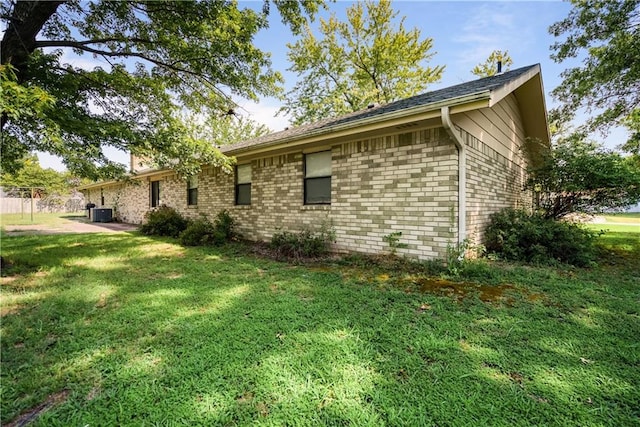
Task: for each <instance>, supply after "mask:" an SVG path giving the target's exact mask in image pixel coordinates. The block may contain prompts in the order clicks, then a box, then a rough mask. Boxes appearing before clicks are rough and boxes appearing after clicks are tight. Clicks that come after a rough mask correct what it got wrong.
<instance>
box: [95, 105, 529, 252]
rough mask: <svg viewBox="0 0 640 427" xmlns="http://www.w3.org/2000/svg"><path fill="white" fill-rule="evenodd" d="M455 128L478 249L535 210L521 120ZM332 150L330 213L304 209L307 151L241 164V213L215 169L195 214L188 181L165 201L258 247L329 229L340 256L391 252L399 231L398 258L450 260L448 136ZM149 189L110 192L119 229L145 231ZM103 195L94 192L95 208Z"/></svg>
mask: <svg viewBox="0 0 640 427" xmlns="http://www.w3.org/2000/svg"><path fill="white" fill-rule="evenodd" d="M503 116H504V117H503ZM498 122H499V123H498ZM454 123H455V124H456V125H459V126H460V128H461V134H462V135H463V139H464V141H465V143H466V146H467V184H466V186H467V230H468V235H470V236H472V237H474V238H475V239H476V241H480V239H481V237H482V231H483V229H484V227H485V226H486V224H487V221H488V219H489V215H490V214H491V213H493V212H496V211H498V210H500V209H501V208H503V207H507V206H523V205H526V204H527V203H528V202H527V197H528V196H527V195H524V194H523V193H522V191H521V189H522V185H523V182H524V177H525V161H524V159H523V154H522V153H521V151H520V150H519V147H520V146H521V144H522V143H523V140H524V132H523V131H522V125H521V118H520V115H519V110H518V107H517V104H516V101H515V98H513V97H512V96H511V97H508V98H507V99H506V100H505V101H503V102H501V103H499V104H498V105H497V106H496V107H494V108H493V109H483V110H477V111H475V112H470V113H463V114H459V115H458V116H457V117H454ZM325 149H330V150H331V152H332V182H331V205H311V206H305V205H304V202H303V199H304V194H303V192H304V186H303V182H304V177H303V173H304V165H303V162H304V153H303V151H301V150H300V149H298V150H297V151H292V152H289V153H284V154H281V155H276V156H267V157H264V158H259V159H251V160H244V159H243V158H242V156H239V157H238V163H239V164H243V163H247V162H249V161H250V163H251V169H252V182H251V205H250V206H235V204H234V199H235V187H234V182H235V179H234V174H232V173H231V174H229V173H225V172H223V171H221V170H220V169H216V168H212V167H205V168H204V170H203V171H202V172H201V174H200V175H199V178H198V182H199V185H198V205H197V206H187V184H186V182H185V181H184V180H181V179H179V178H178V177H177V176H176V175H175V174H170V173H169V174H166V175H165V176H162V177H161V178H160V199H161V202H162V203H163V204H166V205H168V206H172V207H174V208H176V209H177V210H178V211H180V212H181V213H183V214H185V215H186V216H189V217H191V218H196V217H198V216H199V215H200V214H206V215H207V216H208V217H209V218H210V219H213V218H214V217H215V215H216V214H217V213H218V212H219V211H221V210H223V209H227V210H228V211H229V212H230V214H231V215H232V217H234V218H235V219H236V220H237V223H238V227H239V231H240V232H241V233H242V234H243V235H244V236H245V237H246V238H248V239H251V240H264V241H267V240H269V239H270V238H271V236H272V235H273V234H274V233H275V232H277V231H278V230H287V231H294V232H295V231H300V230H302V229H303V228H305V227H309V228H311V229H318V228H319V227H320V225H321V224H322V223H330V224H331V225H332V227H333V228H334V230H335V232H336V244H335V247H334V249H336V250H346V251H355V252H363V253H380V252H383V251H386V250H388V249H389V248H388V245H387V244H386V243H385V242H384V241H383V237H384V236H386V235H388V234H390V233H392V232H397V231H399V232H402V237H401V239H400V241H401V242H402V243H406V244H407V245H408V247H407V248H406V249H400V250H399V251H398V252H399V253H400V254H404V255H407V256H410V257H416V258H420V259H430V258H443V257H444V256H445V254H446V249H447V246H448V245H449V244H452V243H454V242H456V241H457V228H456V225H457V211H458V209H457V200H458V194H457V186H458V153H457V150H456V148H455V145H454V144H453V141H451V139H450V138H449V136H448V135H447V133H446V132H445V131H444V129H442V128H432V129H421V130H414V131H412V132H410V133H409V135H408V134H407V132H406V131H405V132H401V131H397V133H395V134H390V135H380V136H378V137H372V138H367V139H354V140H351V141H346V142H339V143H334V144H330V145H328V146H326V148H325ZM156 179H158V178H151V180H156ZM149 189H150V183H149V179H147V178H144V179H140V180H139V181H138V183H137V184H136V185H133V184H122V185H113V186H110V187H105V188H104V189H103V192H104V194H105V206H106V207H114V206H115V207H117V215H118V217H119V219H120V220H122V221H126V222H131V223H141V222H142V221H143V219H144V214H145V212H147V211H148V210H149V209H150V194H149V192H150V191H149ZM99 192H100V190H99V189H92V190H90V191H89V194H88V195H89V198H90V199H91V201H93V202H94V203H96V204H98V202H99ZM118 194H119V196H118Z"/></svg>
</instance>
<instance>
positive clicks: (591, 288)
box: [0, 233, 640, 426]
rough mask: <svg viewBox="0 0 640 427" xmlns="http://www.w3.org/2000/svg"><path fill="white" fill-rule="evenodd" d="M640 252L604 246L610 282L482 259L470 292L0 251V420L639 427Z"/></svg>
mask: <svg viewBox="0 0 640 427" xmlns="http://www.w3.org/2000/svg"><path fill="white" fill-rule="evenodd" d="M636 237H637V236H636V235H631V234H627V233H609V234H607V235H605V236H604V237H603V240H602V253H603V260H602V262H601V263H600V266H599V267H597V268H592V269H574V268H538V267H529V266H521V265H513V264H495V263H487V262H482V261H481V262H474V263H471V264H468V265H467V266H466V267H465V269H464V271H463V273H462V277H459V278H456V279H455V282H449V281H447V280H446V279H447V278H443V277H440V278H435V279H434V278H433V277H429V276H428V275H426V274H425V273H424V272H421V271H420V270H414V271H412V272H409V271H408V270H402V269H398V268H394V267H393V265H386V266H385V265H378V264H373V263H371V261H370V260H367V259H360V258H357V257H356V258H353V259H351V260H349V261H348V262H340V261H335V262H333V263H326V264H318V265H313V266H300V265H289V264H286V263H277V262H273V261H269V260H265V259H261V258H258V257H256V256H254V255H252V254H251V253H249V251H247V250H246V248H244V247H243V246H228V247H223V248H185V247H181V246H179V245H177V244H176V243H175V241H174V240H170V239H155V238H148V237H143V236H140V235H137V234H135V233H132V234H102V235H100V234H98V235H96V234H94V235H77V234H76V235H47V236H19V237H3V239H2V255H3V257H5V258H6V259H7V260H9V261H10V262H12V263H13V266H12V267H10V268H9V269H5V271H4V274H7V273H8V274H9V275H8V276H6V277H3V278H2V280H3V282H2V295H1V297H2V304H1V307H2V325H1V327H2V342H1V345H2V353H1V357H2V372H1V375H2V378H1V379H2V381H1V390H0V393H1V395H0V396H1V405H2V406H1V409H2V410H1V423H2V424H3V425H5V424H6V423H8V422H10V421H11V420H14V419H15V418H16V417H18V416H19V415H20V414H21V413H22V414H25V413H27V411H29V410H30V409H33V408H38V407H40V408H42V407H43V406H42V405H43V402H44V403H45V404H46V405H48V406H47V407H48V410H46V411H42V412H39V413H38V416H37V417H36V416H34V421H33V425H36V426H67V425H142V424H145V425H265V426H268V425H272V426H273V425H301V426H304V425H367V426H369V425H451V426H458V425H491V426H501V425H504V426H512V425H519V426H527V425H581V426H622V425H637V424H638V422H639V420H640V418H639V417H640V405H639V404H638V403H639V402H640V390H639V389H638V384H640V369H639V367H640V344H638V337H639V336H640V310H639V307H640V284H639V279H640V242H639V241H638V239H637V238H636ZM425 271H426V270H425ZM46 405H45V406H46Z"/></svg>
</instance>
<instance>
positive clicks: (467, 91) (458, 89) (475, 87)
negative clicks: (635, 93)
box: [221, 65, 538, 153]
mask: <svg viewBox="0 0 640 427" xmlns="http://www.w3.org/2000/svg"><path fill="white" fill-rule="evenodd" d="M535 67H538V65H530V66H527V67H522V68H518V69H516V70H512V71H507V72H505V73H502V74H498V75H495V76H491V77H485V78H482V79H478V80H473V81H470V82H467V83H461V84H458V85H455V86H449V87H446V88H444V89H439V90H434V91H432V92H426V93H423V94H420V95H416V96H412V97H410V98H405V99H401V100H399V101H395V102H390V103H389V104H384V105H379V106H375V107H373V108H368V109H365V110H360V111H355V112H353V113H349V114H345V115H343V116H339V117H332V118H329V119H323V120H320V121H317V122H314V123H309V124H306V125H302V126H297V127H293V128H290V129H286V130H283V131H280V132H274V133H271V134H268V135H264V136H261V137H259V138H254V139H250V140H247V141H242V142H239V143H236V144H233V145H229V146H226V147H222V148H221V150H222V152H223V153H233V152H235V151H241V150H243V149H247V148H249V147H255V146H259V145H270V144H272V143H277V142H278V141H281V140H285V139H292V138H298V137H300V138H301V137H303V136H305V135H307V134H310V133H317V132H322V130H323V129H327V128H330V127H334V126H338V125H343V124H346V123H350V122H353V123H354V125H355V122H358V121H361V120H365V119H369V118H373V117H376V116H384V115H387V114H390V113H393V112H397V111H401V110H406V109H409V108H413V107H418V106H426V105H429V104H434V103H438V102H443V101H447V100H454V99H457V98H462V97H466V96H468V95H473V94H475V93H483V92H487V91H492V90H495V89H498V88H500V87H502V86H503V85H505V84H506V83H508V82H510V81H512V80H514V79H516V78H518V77H519V76H521V75H523V74H526V73H527V72H528V71H530V70H531V69H533V68H535ZM327 130H328V129H327Z"/></svg>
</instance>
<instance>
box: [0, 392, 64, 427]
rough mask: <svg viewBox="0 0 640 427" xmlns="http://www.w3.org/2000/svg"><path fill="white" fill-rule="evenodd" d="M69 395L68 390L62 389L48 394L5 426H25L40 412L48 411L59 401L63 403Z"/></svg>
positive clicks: (58, 403)
mask: <svg viewBox="0 0 640 427" xmlns="http://www.w3.org/2000/svg"><path fill="white" fill-rule="evenodd" d="M68 396H69V390H62V391H59V392H58V393H54V394H50V395H49V397H47V400H45V401H44V402H43V403H41V404H39V405H38V406H36V407H35V408H32V409H29V410H28V411H25V412H23V413H22V414H20V415H18V416H17V417H16V418H15V419H14V420H13V421H11V422H10V423H9V424H7V425H6V426H5V427H23V426H26V425H28V424H30V423H32V422H33V421H35V419H36V418H38V417H39V416H40V415H41V414H42V413H44V412H45V411H48V410H49V409H51V408H53V407H54V406H58V405H60V404H61V403H64V402H65V401H66V400H67V397H68Z"/></svg>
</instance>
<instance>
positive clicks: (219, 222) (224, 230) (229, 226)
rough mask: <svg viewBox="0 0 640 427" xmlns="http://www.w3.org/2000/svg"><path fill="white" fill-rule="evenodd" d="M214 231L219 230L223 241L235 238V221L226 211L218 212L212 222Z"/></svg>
mask: <svg viewBox="0 0 640 427" xmlns="http://www.w3.org/2000/svg"><path fill="white" fill-rule="evenodd" d="M214 225H215V227H216V230H219V231H220V233H221V234H222V236H224V238H225V240H227V241H229V240H231V239H233V238H235V237H237V236H236V220H235V219H234V218H232V217H231V215H229V211H227V210H226V209H224V210H222V211H220V212H218V215H216V219H215V220H214Z"/></svg>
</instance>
